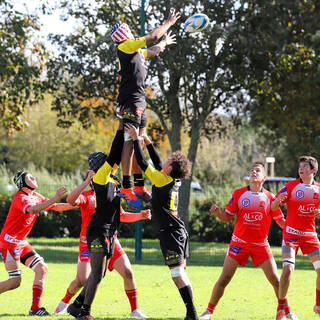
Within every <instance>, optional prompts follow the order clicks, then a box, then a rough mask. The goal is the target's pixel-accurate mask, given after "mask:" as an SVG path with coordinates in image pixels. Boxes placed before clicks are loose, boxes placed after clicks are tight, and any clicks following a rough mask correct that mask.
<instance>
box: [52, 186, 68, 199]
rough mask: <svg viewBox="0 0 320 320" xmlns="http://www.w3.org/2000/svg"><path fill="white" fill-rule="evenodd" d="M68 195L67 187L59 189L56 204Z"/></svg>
mask: <svg viewBox="0 0 320 320" xmlns="http://www.w3.org/2000/svg"><path fill="white" fill-rule="evenodd" d="M66 193H67V188H66V187H61V188H60V189H58V190H57V192H56V194H55V196H54V198H55V202H58V201H59V200H60V199H61V198H62V197H64V196H65V195H66Z"/></svg>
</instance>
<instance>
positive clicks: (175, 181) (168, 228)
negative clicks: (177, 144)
mask: <svg viewBox="0 0 320 320" xmlns="http://www.w3.org/2000/svg"><path fill="white" fill-rule="evenodd" d="M126 131H127V132H128V133H129V134H130V135H131V137H132V139H133V144H134V153H135V156H136V159H137V162H138V164H139V166H140V167H141V169H142V170H143V171H144V172H145V174H146V176H147V177H148V178H149V179H150V180H151V181H152V184H153V185H152V214H153V217H155V219H156V221H157V224H158V227H159V231H160V236H159V239H160V247H161V251H162V255H163V257H164V260H165V264H166V265H167V266H168V267H169V269H170V272H171V277H172V280H173V282H174V283H175V285H176V286H177V288H178V289H179V293H180V295H181V298H182V300H183V302H184V304H185V306H186V309H187V310H186V311H187V313H186V317H185V320H197V319H198V315H197V312H196V309H195V306H194V302H193V292H192V287H191V283H190V280H189V278H188V276H187V273H186V259H187V258H188V257H189V236H188V232H187V230H186V228H185V225H184V223H183V221H182V220H181V219H180V217H179V214H178V200H179V187H180V185H181V179H184V178H188V177H189V176H190V174H191V166H192V164H191V162H190V161H189V160H188V158H187V157H186V156H185V155H184V154H183V153H182V152H181V151H176V152H174V153H173V154H172V155H171V156H170V157H169V159H167V160H166V161H165V162H164V163H163V164H162V161H161V158H160V156H159V154H158V153H157V151H156V149H155V148H154V146H153V144H152V143H151V140H150V139H149V137H148V136H147V135H145V134H144V135H142V138H143V139H144V142H145V144H146V146H147V149H148V152H149V155H150V158H151V160H152V162H153V165H154V167H153V166H152V165H150V164H149V163H148V162H147V160H146V158H145V156H144V153H143V151H142V149H141V145H140V143H139V137H138V130H137V129H136V128H135V127H134V126H133V125H127V129H126Z"/></svg>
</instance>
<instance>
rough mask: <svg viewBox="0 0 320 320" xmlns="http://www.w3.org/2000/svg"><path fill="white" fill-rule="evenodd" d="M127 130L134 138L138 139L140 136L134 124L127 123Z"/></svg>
mask: <svg viewBox="0 0 320 320" xmlns="http://www.w3.org/2000/svg"><path fill="white" fill-rule="evenodd" d="M125 132H127V133H129V134H130V136H131V137H132V139H133V140H138V137H139V133H138V129H137V128H136V127H135V126H134V125H133V124H130V123H126V124H125Z"/></svg>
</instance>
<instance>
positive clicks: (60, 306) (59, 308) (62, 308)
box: [54, 300, 69, 314]
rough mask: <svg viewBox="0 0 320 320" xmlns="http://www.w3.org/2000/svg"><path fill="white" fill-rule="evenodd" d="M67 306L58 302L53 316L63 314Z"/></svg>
mask: <svg viewBox="0 0 320 320" xmlns="http://www.w3.org/2000/svg"><path fill="white" fill-rule="evenodd" d="M68 306H69V304H68V303H65V302H63V301H62V300H61V301H60V302H59V304H58V306H57V308H56V310H55V311H54V313H55V314H64V313H65V312H66V310H67V308H68Z"/></svg>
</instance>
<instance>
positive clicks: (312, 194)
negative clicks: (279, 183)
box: [278, 179, 320, 235]
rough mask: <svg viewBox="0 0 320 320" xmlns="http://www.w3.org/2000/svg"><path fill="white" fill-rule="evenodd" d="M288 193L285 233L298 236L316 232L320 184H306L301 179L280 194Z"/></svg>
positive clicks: (285, 187) (284, 201)
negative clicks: (316, 210)
mask: <svg viewBox="0 0 320 320" xmlns="http://www.w3.org/2000/svg"><path fill="white" fill-rule="evenodd" d="M283 192H288V196H287V197H286V199H285V200H283V201H282V202H281V203H286V204H287V211H288V213H287V218H286V223H285V231H286V232H288V233H291V234H296V235H305V234H304V233H305V232H315V231H316V226H315V218H316V216H315V213H314V211H315V209H317V208H318V207H319V205H320V196H319V193H320V184H319V183H317V182H314V183H313V184H311V185H310V184H304V183H303V182H302V180H301V179H296V180H293V181H290V182H288V183H287V184H286V185H285V186H284V187H283V188H282V189H281V190H280V191H279V193H278V195H279V194H280V193H283Z"/></svg>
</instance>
